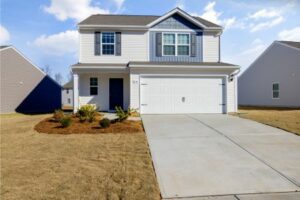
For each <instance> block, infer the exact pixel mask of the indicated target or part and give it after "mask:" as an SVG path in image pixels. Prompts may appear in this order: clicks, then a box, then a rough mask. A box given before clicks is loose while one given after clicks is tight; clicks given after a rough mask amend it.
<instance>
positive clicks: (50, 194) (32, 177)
mask: <svg viewBox="0 0 300 200" xmlns="http://www.w3.org/2000/svg"><path fill="white" fill-rule="evenodd" d="M45 117H50V115H35V116H25V115H23V116H19V115H17V116H15V115H8V116H1V199H72V200H73V199H111V200H112V199H114V200H115V199H130V200H131V199H139V200H140V199H160V194H159V189H158V186H157V182H156V178H155V174H154V171H153V167H152V161H151V158H150V154H149V150H148V145H147V142H146V137H145V134H144V133H143V132H140V133H136V134H71V135H58V134H42V133H37V132H36V131H34V130H33V128H34V125H35V124H37V123H38V122H39V121H41V120H42V119H44V118H45Z"/></svg>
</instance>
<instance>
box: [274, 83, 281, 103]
mask: <svg viewBox="0 0 300 200" xmlns="http://www.w3.org/2000/svg"><path fill="white" fill-rule="evenodd" d="M274 84H278V88H279V89H278V90H274V89H273V85H274ZM274 91H275V92H278V97H277V98H275V97H274V96H273V92H274ZM272 99H280V83H279V82H272Z"/></svg>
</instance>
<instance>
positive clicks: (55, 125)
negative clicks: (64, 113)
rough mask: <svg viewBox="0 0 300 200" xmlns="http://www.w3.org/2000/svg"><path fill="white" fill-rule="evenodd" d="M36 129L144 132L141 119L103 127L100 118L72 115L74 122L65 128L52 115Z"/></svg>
mask: <svg viewBox="0 0 300 200" xmlns="http://www.w3.org/2000/svg"><path fill="white" fill-rule="evenodd" d="M34 129H35V130H36V131H37V132H39V133H49V134H80V133H83V134H84V133H127V134H128V133H129V134H130V133H140V132H144V129H143V125H142V122H141V121H129V120H125V121H123V122H116V123H113V124H111V125H110V127H108V128H102V127H101V126H100V125H99V120H96V121H94V122H92V123H90V122H80V121H79V119H78V118H76V117H72V124H71V125H70V126H69V127H66V128H63V127H62V126H61V124H60V123H59V122H55V121H54V120H53V119H52V118H51V117H50V118H46V119H44V120H42V121H41V122H39V123H38V124H37V125H36V126H35V127H34Z"/></svg>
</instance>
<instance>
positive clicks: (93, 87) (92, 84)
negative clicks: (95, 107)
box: [90, 77, 98, 95]
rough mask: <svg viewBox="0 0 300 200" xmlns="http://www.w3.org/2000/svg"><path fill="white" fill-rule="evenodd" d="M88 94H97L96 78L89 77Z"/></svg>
mask: <svg viewBox="0 0 300 200" xmlns="http://www.w3.org/2000/svg"><path fill="white" fill-rule="evenodd" d="M90 95H98V78H95V77H92V78H90Z"/></svg>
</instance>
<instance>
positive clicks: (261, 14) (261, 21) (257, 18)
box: [247, 7, 287, 32]
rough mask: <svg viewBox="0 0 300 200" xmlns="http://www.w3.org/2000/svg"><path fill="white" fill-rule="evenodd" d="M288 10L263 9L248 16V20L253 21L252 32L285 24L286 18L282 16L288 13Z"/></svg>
mask: <svg viewBox="0 0 300 200" xmlns="http://www.w3.org/2000/svg"><path fill="white" fill-rule="evenodd" d="M286 10H287V9H286V8H285V7H284V8H281V9H276V10H275V9H273V8H270V9H265V8H264V9H261V10H258V11H256V12H254V13H252V14H249V15H248V18H247V20H248V21H249V20H253V21H254V22H253V21H252V22H251V23H250V27H249V28H250V32H257V31H261V30H265V29H268V28H272V27H274V26H277V25H279V24H281V23H282V22H284V17H283V16H282V15H283V13H284V12H286Z"/></svg>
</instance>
